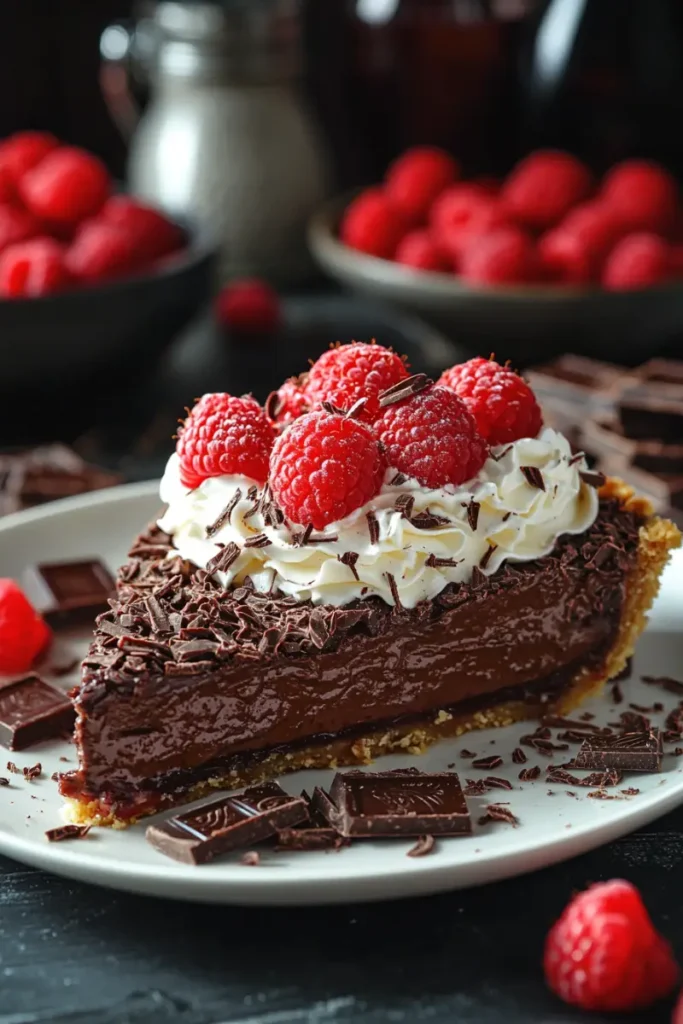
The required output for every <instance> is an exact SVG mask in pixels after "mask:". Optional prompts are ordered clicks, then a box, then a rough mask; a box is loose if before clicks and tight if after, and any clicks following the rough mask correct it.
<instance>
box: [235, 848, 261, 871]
mask: <svg viewBox="0 0 683 1024" xmlns="http://www.w3.org/2000/svg"><path fill="white" fill-rule="evenodd" d="M240 863H242V864H245V865H246V866H247V867H249V868H257V867H258V866H259V864H260V863H261V854H260V853H259V852H258V850H247V852H246V853H243V854H242V856H241V857H240Z"/></svg>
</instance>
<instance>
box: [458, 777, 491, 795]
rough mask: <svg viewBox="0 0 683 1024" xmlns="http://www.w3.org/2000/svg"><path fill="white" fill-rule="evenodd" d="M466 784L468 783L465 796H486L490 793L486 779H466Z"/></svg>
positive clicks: (464, 791)
mask: <svg viewBox="0 0 683 1024" xmlns="http://www.w3.org/2000/svg"><path fill="white" fill-rule="evenodd" d="M465 782H466V783H467V785H466V786H465V788H464V789H463V793H464V794H465V796H484V794H485V793H488V791H489V787H488V786H487V785H486V780H485V779H465Z"/></svg>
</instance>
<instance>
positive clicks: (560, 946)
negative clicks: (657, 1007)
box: [543, 879, 678, 1012]
mask: <svg viewBox="0 0 683 1024" xmlns="http://www.w3.org/2000/svg"><path fill="white" fill-rule="evenodd" d="M543 963H544V969H545V976H546V981H547V983H548V985H549V987H550V988H551V989H552V990H553V992H555V994H556V995H558V996H559V997H560V999H563V1000H564V1002H566V1003H570V1004H571V1005H572V1006H579V1007H581V1008H582V1009H584V1010H595V1011H597V1012H609V1011H628V1010H637V1009H642V1008H643V1007H646V1006H650V1005H651V1004H652V1003H654V1002H656V1001H657V1000H658V999H661V998H662V997H663V996H666V995H668V994H669V993H670V992H671V990H672V989H673V987H674V986H675V984H676V981H677V979H678V966H677V964H676V961H675V960H674V957H673V953H672V951H671V948H670V946H669V944H668V943H667V942H666V941H665V940H664V939H663V938H662V937H661V936H660V935H658V934H657V932H656V931H655V929H654V926H653V924H652V922H651V920H650V918H649V916H648V913H647V910H646V909H645V907H644V905H643V903H642V900H641V898H640V895H639V894H638V892H637V890H636V889H635V888H634V887H633V886H632V885H631V884H630V883H629V882H624V881H621V880H620V879H616V880H614V881H611V882H600V883H598V884H597V885H592V886H591V887H590V888H589V889H586V890H585V891H584V892H582V893H579V895H578V896H576V897H575V898H574V899H573V900H572V902H571V903H570V904H569V906H568V907H567V908H566V909H565V911H564V913H563V914H562V916H561V917H560V919H559V920H558V921H557V922H556V923H555V925H554V926H553V927H552V929H551V930H550V933H549V934H548V938H547V939H546V944H545V954H544V961H543Z"/></svg>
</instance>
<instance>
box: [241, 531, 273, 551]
mask: <svg viewBox="0 0 683 1024" xmlns="http://www.w3.org/2000/svg"><path fill="white" fill-rule="evenodd" d="M270 544H271V541H270V538H269V537H267V536H266V534H265V533H257V534H256V536H255V537H248V538H247V540H245V542H244V546H245V548H267V547H270Z"/></svg>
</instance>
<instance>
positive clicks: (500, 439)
mask: <svg viewBox="0 0 683 1024" xmlns="http://www.w3.org/2000/svg"><path fill="white" fill-rule="evenodd" d="M437 383H438V384H440V385H441V386H442V387H445V388H451V389H452V390H453V391H455V393H456V394H457V395H459V396H460V398H462V400H463V401H464V402H465V404H466V405H467V408H468V409H469V410H470V412H471V413H472V415H473V416H474V419H475V420H476V423H477V429H478V430H479V433H480V434H481V436H482V437H483V438H485V440H486V441H488V443H489V444H491V445H496V444H510V442H511V441H518V440H519V438H520V437H536V435H537V434H538V432H539V430H540V429H541V427H542V426H543V417H542V415H541V409H540V407H539V404H538V402H537V401H536V396H535V395H534V393H533V391H532V390H531V388H530V387H529V385H528V384H527V383H526V382H525V381H523V380H522V378H521V377H520V376H518V375H517V374H516V373H515V372H514V370H510V369H508V367H507V366H501V365H500V363H496V362H495V361H494V360H493V359H482V358H481V357H478V358H477V359H470V360H468V362H466V363H460V364H459V365H458V366H451V368H450V369H449V370H446V371H445V372H444V373H442V375H441V377H440V378H439V380H438V381H437Z"/></svg>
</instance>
